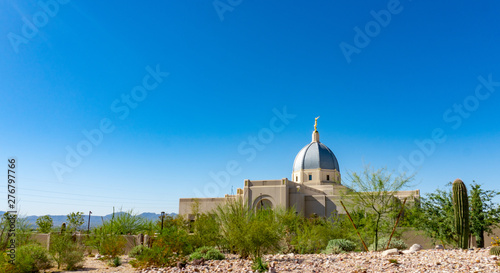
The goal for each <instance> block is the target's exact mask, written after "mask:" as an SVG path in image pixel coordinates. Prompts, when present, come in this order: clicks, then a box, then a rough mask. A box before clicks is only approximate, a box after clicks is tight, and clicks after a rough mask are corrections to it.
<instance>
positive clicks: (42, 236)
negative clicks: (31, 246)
mask: <svg viewBox="0 0 500 273" xmlns="http://www.w3.org/2000/svg"><path fill="white" fill-rule="evenodd" d="M86 236H87V235H86V234H80V235H77V240H78V241H79V242H81V241H82V240H84V238H85V237H86ZM120 236H122V237H123V238H125V241H126V244H125V247H124V249H123V250H124V251H125V254H127V253H129V251H130V250H132V248H134V246H136V245H139V244H140V240H139V235H120ZM31 239H32V240H34V241H35V242H38V243H40V244H41V245H42V246H43V247H46V248H47V250H48V249H49V247H50V234H46V233H37V234H33V235H32V237H31ZM93 252H95V253H97V252H96V251H93Z"/></svg>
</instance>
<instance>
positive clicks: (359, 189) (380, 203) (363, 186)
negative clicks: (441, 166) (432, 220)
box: [343, 165, 413, 250]
mask: <svg viewBox="0 0 500 273" xmlns="http://www.w3.org/2000/svg"><path fill="white" fill-rule="evenodd" d="M348 180H349V182H350V183H348V187H349V188H350V189H351V191H348V192H347V193H346V194H344V196H343V199H345V200H346V201H347V203H348V204H350V207H352V208H354V209H359V208H364V209H365V211H366V212H367V213H371V214H373V215H374V219H375V224H374V225H372V226H371V228H372V229H373V234H374V243H375V250H377V249H378V238H379V232H380V228H381V226H382V224H383V223H387V222H388V221H389V220H391V217H390V216H391V215H393V213H394V211H398V209H397V208H395V206H396V207H397V206H399V202H395V198H396V197H395V195H396V193H397V191H399V190H402V189H404V188H407V187H409V186H410V183H411V181H412V180H413V176H409V177H407V176H406V175H405V174H400V175H398V176H394V174H393V173H390V172H388V171H387V169H386V168H382V169H379V170H374V169H372V168H371V167H370V166H369V165H368V166H365V168H364V171H363V172H362V173H356V172H353V173H351V174H349V179H348Z"/></svg>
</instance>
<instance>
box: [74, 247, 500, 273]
mask: <svg viewBox="0 0 500 273" xmlns="http://www.w3.org/2000/svg"><path fill="white" fill-rule="evenodd" d="M128 260H129V259H128V258H127V257H126V256H124V257H123V261H124V263H123V265H121V266H119V267H116V268H114V267H109V266H107V265H106V263H105V262H102V261H98V260H95V259H94V258H87V259H86V262H85V265H84V268H83V269H81V271H86V272H134V271H135V269H134V268H132V267H131V266H130V265H129V264H128ZM265 260H266V261H268V262H269V263H270V264H271V265H272V266H273V269H274V270H275V271H272V272H315V273H319V272H342V273H351V272H357V273H362V272H366V273H368V272H500V266H499V265H498V263H499V262H500V260H499V259H498V257H497V256H490V255H489V248H487V249H471V250H456V249H452V250H434V249H432V250H421V251H418V252H413V253H406V254H396V255H392V256H384V255H383V254H382V252H368V253H366V252H363V253H354V252H353V253H344V254H337V255H334V254H332V255H325V254H309V255H298V254H296V255H293V254H288V255H267V256H265ZM389 260H392V262H391V261H389ZM251 266H252V262H251V261H250V260H243V259H238V257H237V256H235V255H227V256H226V259H225V260H222V261H208V262H205V265H197V266H195V265H189V264H188V265H186V267H185V268H183V269H179V268H176V267H174V268H149V269H143V270H140V272H142V273H155V272H252V269H251Z"/></svg>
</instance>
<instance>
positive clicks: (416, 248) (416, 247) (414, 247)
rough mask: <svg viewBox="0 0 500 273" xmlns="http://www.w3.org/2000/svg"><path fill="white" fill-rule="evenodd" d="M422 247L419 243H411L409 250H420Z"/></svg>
mask: <svg viewBox="0 0 500 273" xmlns="http://www.w3.org/2000/svg"><path fill="white" fill-rule="evenodd" d="M422 249H424V248H423V247H422V246H421V245H419V244H413V245H412V246H411V247H410V250H411V251H420V250H422Z"/></svg>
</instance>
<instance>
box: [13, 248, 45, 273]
mask: <svg viewBox="0 0 500 273" xmlns="http://www.w3.org/2000/svg"><path fill="white" fill-rule="evenodd" d="M51 266H52V264H51V261H50V258H49V253H48V251H47V249H45V248H44V247H42V246H40V245H38V244H28V245H24V246H21V247H19V248H17V251H16V262H15V271H17V272H39V271H40V270H45V269H49V268H50V267H51Z"/></svg>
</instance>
